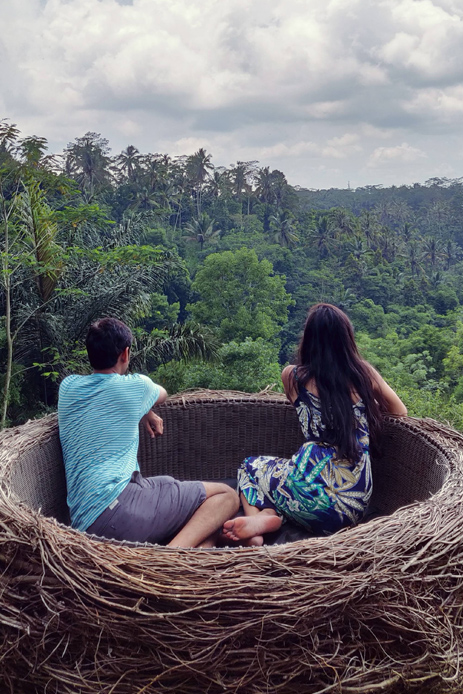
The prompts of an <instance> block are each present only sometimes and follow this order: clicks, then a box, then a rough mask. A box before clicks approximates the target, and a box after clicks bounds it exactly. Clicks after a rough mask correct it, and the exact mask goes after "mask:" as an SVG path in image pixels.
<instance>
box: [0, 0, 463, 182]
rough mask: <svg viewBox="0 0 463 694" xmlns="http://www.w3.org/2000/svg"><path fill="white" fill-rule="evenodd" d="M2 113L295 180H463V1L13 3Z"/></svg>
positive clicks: (4, 31) (46, 131)
mask: <svg viewBox="0 0 463 694" xmlns="http://www.w3.org/2000/svg"><path fill="white" fill-rule="evenodd" d="M0 66H1V69H0V118H7V119H8V120H9V122H12V123H15V124H17V126H18V127H19V128H20V130H21V133H22V135H23V136H30V135H36V136H40V137H45V138H47V140H48V142H49V150H50V152H53V153H58V152H61V151H62V150H63V148H64V147H65V146H66V145H67V144H68V143H69V142H72V141H73V140H74V139H75V138H77V137H81V136H82V135H84V134H85V133H86V132H88V131H92V132H97V133H100V134H101V135H102V136H103V137H105V138H107V139H108V140H109V143H110V146H111V149H112V154H119V152H121V150H123V149H125V148H126V147H127V146H128V145H134V146H135V147H137V148H138V149H139V150H140V152H142V153H148V152H151V153H156V152H159V153H167V154H170V155H171V156H176V155H185V154H186V155H188V154H192V153H193V152H195V151H197V150H198V149H199V148H200V147H204V148H205V149H206V150H207V152H208V153H210V154H212V162H213V163H214V165H215V166H230V165H232V164H234V163H235V162H237V161H251V160H257V161H258V162H259V164H260V166H269V167H270V168H271V169H274V168H276V169H279V170H280V171H283V172H284V173H285V174H286V177H287V179H288V181H289V182H290V183H291V184H292V185H300V186H303V187H306V188H315V189H320V188H330V187H338V188H347V187H349V186H350V187H351V188H356V187H359V186H365V185H379V184H382V185H384V186H391V185H402V184H412V183H415V182H418V183H423V182H424V181H426V180H427V179H429V178H431V177H436V176H437V177H440V178H443V177H447V178H458V177H460V176H462V175H463V167H462V166H461V162H462V161H463V127H462V123H463V0H14V1H10V0H0Z"/></svg>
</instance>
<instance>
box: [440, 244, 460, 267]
mask: <svg viewBox="0 0 463 694" xmlns="http://www.w3.org/2000/svg"><path fill="white" fill-rule="evenodd" d="M459 254H460V249H459V247H458V246H457V244H456V243H455V242H454V241H452V240H451V239H448V240H447V241H446V243H445V246H444V249H443V251H442V257H443V258H445V269H446V270H450V266H451V265H452V264H453V263H454V262H455V261H456V260H457V258H458V256H459Z"/></svg>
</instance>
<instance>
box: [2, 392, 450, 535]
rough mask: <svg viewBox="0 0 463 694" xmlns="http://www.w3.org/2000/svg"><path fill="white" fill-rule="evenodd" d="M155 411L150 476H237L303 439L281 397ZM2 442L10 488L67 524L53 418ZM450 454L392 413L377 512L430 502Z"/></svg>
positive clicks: (378, 478)
mask: <svg viewBox="0 0 463 694" xmlns="http://www.w3.org/2000/svg"><path fill="white" fill-rule="evenodd" d="M157 411H158V413H159V414H160V415H161V416H162V417H163V420H164V429H165V433H164V435H163V436H162V437H157V438H156V439H154V440H153V439H151V438H150V437H149V436H148V435H147V433H146V432H145V431H144V430H143V429H141V431H140V448H139V462H140V467H141V470H142V472H143V474H145V475H147V476H148V475H156V474H168V475H172V476H173V477H176V478H178V479H202V480H219V479H226V478H233V477H235V476H236V470H237V468H238V466H239V464H240V462H241V461H242V460H243V459H244V458H245V457H246V456H248V455H258V454H262V455H274V456H281V457H290V456H291V455H292V454H293V453H294V452H295V451H296V450H297V449H298V447H299V446H300V444H301V443H302V441H303V438H302V434H301V431H300V427H299V423H298V420H297V417H296V413H295V410H294V408H293V407H292V406H290V405H289V404H288V403H287V402H286V400H285V398H284V396H281V395H279V394H267V395H264V396H252V395H249V396H248V395H244V394H233V393H213V392H200V393H193V394H190V395H188V396H183V397H175V398H171V399H170V400H169V401H167V402H166V403H165V404H164V405H162V406H161V407H159V408H157ZM5 437H6V439H5ZM4 439H5V440H4V442H3V447H2V448H3V455H5V454H6V449H5V446H7V447H8V448H9V449H10V450H9V452H8V453H7V454H6V455H7V458H8V461H9V465H8V473H7V474H8V485H9V487H10V490H11V491H12V492H13V493H14V494H15V495H16V496H17V497H18V498H19V499H20V500H21V501H24V502H25V503H26V504H27V505H28V506H29V507H31V508H33V509H35V510H38V509H40V510H41V511H42V513H43V514H44V515H46V516H53V517H55V518H56V519H57V520H59V521H60V522H63V523H67V522H68V519H69V516H68V509H67V505H66V484H65V477H64V469H63V462H62V455H61V448H60V445H59V438H58V429H57V421H56V417H55V416H53V415H52V416H50V417H46V418H44V419H42V420H38V421H35V422H30V423H29V424H27V425H25V426H24V427H21V428H19V429H16V430H11V432H10V433H9V434H8V432H7V433H6V434H4ZM8 443H9V444H10V445H8ZM10 447H11V448H10ZM1 455H2V452H1V451H0V457H1ZM445 459H446V452H445V449H443V448H442V447H441V446H439V445H438V444H437V443H436V441H435V440H434V439H433V438H432V437H430V436H429V435H428V434H427V433H425V432H422V431H420V426H419V422H418V421H417V420H410V419H408V418H407V419H393V418H388V419H387V420H386V422H385V432H384V438H383V445H382V455H381V457H379V458H377V459H375V460H373V475H374V495H373V500H372V509H373V512H375V513H379V514H386V513H391V512H393V511H394V510H395V509H397V508H399V507H401V506H405V505H407V504H410V503H412V502H414V501H423V500H425V499H428V498H429V497H430V495H431V494H433V493H435V492H436V491H438V489H440V487H441V486H442V484H443V481H444V476H445V465H444V463H445Z"/></svg>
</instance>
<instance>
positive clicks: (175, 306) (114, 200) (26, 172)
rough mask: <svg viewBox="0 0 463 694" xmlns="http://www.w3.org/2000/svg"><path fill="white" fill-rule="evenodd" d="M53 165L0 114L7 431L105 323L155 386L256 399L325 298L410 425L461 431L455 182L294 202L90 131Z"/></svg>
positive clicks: (250, 181) (462, 351)
mask: <svg viewBox="0 0 463 694" xmlns="http://www.w3.org/2000/svg"><path fill="white" fill-rule="evenodd" d="M59 161H60V160H59V158H57V157H56V158H55V157H54V156H53V155H50V154H48V150H47V142H46V140H45V139H44V138H41V137H37V136H33V137H22V136H21V133H20V132H19V130H18V129H17V128H16V126H15V125H14V124H10V123H9V122H8V121H6V120H1V121H0V220H1V221H0V245H1V247H0V253H1V256H0V258H1V261H2V268H1V281H2V297H1V302H0V306H1V309H0V314H1V313H3V316H1V315H0V317H3V323H2V327H3V329H4V331H5V342H4V343H3V344H2V343H1V339H0V352H1V355H2V357H3V363H5V364H7V365H8V364H9V367H7V368H6V369H4V373H3V376H2V373H0V377H2V378H3V379H4V383H7V381H8V378H6V376H7V371H10V372H11V378H12V380H11V383H10V386H8V384H7V389H8V388H9V390H10V394H9V408H10V409H9V412H8V417H9V419H10V420H11V421H13V422H14V421H19V419H20V418H21V417H22V416H23V414H24V413H27V416H30V415H34V414H35V413H38V412H43V411H48V409H49V408H50V407H52V406H53V405H54V403H55V402H56V383H55V382H54V381H53V379H55V378H56V374H59V378H61V377H62V376H63V375H64V374H66V373H68V372H69V371H70V370H73V371H78V370H82V369H86V368H87V364H86V357H85V352H84V351H83V346H82V339H83V336H84V335H85V332H86V329H87V326H88V324H89V322H91V321H92V320H94V319H96V318H98V317H100V316H102V315H115V316H117V317H120V318H122V319H123V320H126V321H127V322H129V323H130V324H131V326H132V327H133V328H134V330H135V333H136V339H137V344H136V352H137V355H136V358H135V360H134V365H135V366H137V368H143V369H149V370H154V369H155V368H158V371H159V373H161V371H162V374H163V378H164V379H165V382H166V383H169V384H171V387H170V385H168V390H170V391H173V390H178V389H179V388H181V387H186V386H187V385H188V386H190V385H191V386H196V387H197V386H199V385H202V386H204V385H208V386H214V387H218V388H223V387H230V388H237V389H240V390H242V389H246V390H256V389H259V388H261V387H264V386H266V385H268V383H269V382H274V381H275V380H276V381H277V382H278V383H279V372H280V370H281V365H282V364H283V363H284V362H285V361H287V360H289V359H291V358H292V353H293V350H294V348H295V346H296V344H297V342H298V339H299V335H300V332H301V330H302V327H303V323H304V320H305V317H306V312H307V309H308V307H309V306H310V305H312V304H314V303H316V302H319V301H328V302H331V303H335V304H336V305H338V306H339V307H340V308H342V309H343V310H345V311H346V312H347V313H348V314H349V315H350V316H351V318H352V320H353V323H354V325H355V327H356V330H358V331H359V335H358V338H359V344H360V346H361V348H362V351H363V353H364V355H365V356H366V358H368V359H370V360H371V361H372V363H374V364H375V365H376V366H377V367H378V368H379V370H380V371H381V373H382V374H383V375H384V376H385V377H386V379H387V380H388V381H389V382H390V383H391V385H392V386H393V387H394V388H396V389H397V390H398V392H399V394H400V395H401V396H402V398H403V399H404V401H405V402H406V404H407V406H408V408H409V411H410V412H411V413H412V414H416V415H421V416H423V415H427V416H436V417H438V418H444V419H448V420H450V421H452V422H453V423H454V424H456V425H457V426H460V427H463V416H462V408H463V328H462V324H463V320H462V318H463V315H462V307H463V284H462V283H461V275H462V273H463V261H462V258H463V231H462V230H463V206H462V204H461V201H462V199H463V179H455V180H451V179H439V178H434V179H430V180H429V181H427V182H426V183H425V184H423V185H419V184H414V185H413V186H399V187H397V186H393V187H392V188H389V189H388V188H383V187H382V186H365V187H364V188H359V189H356V190H350V189H349V190H336V189H332V190H329V191H323V190H319V191H317V190H311V191H308V190H303V189H299V188H292V187H291V186H290V185H289V184H288V183H287V180H286V178H285V175H284V174H283V173H282V172H281V171H277V170H274V171H272V170H270V169H269V168H268V167H261V166H260V165H259V163H258V162H256V161H251V162H237V163H236V164H234V165H232V166H230V167H228V168H225V167H214V165H213V163H212V155H211V154H209V153H207V152H206V151H205V150H204V149H199V150H198V151H197V152H195V153H193V154H188V156H183V157H174V158H172V157H170V156H169V155H167V154H143V153H142V152H139V151H138V150H137V148H136V147H134V146H133V145H128V146H127V147H126V148H125V149H124V150H123V151H122V152H121V153H120V154H117V155H115V156H112V155H111V150H110V147H109V143H108V142H107V140H105V138H103V137H102V136H101V135H99V134H98V133H92V132H90V133H87V134H86V135H84V136H83V137H81V138H77V139H76V140H75V141H74V142H73V143H71V144H69V145H68V146H67V148H66V149H65V152H64V159H61V161H64V166H62V169H61V170H60V169H59V166H60V164H59ZM192 280H193V283H192ZM8 295H9V298H10V299H11V301H10V302H7V296H8ZM7 304H8V305H9V307H10V309H11V310H9V309H8V310H7ZM187 307H188V308H187ZM8 312H9V318H8V320H7V313H8ZM190 315H191V316H193V318H194V319H195V323H191V322H190V323H189V322H188V320H189V318H190ZM7 324H8V325H9V328H10V329H9V330H7ZM0 332H1V331H0ZM7 333H8V335H9V336H10V337H12V341H13V346H11V344H10V340H8V339H7ZM212 333H214V334H215V337H213V336H212ZM0 338H1V334H0ZM220 343H225V344H222V346H220ZM267 349H269V350H270V353H269V352H267V351H266V350H267ZM277 354H278V355H279V359H280V364H278V359H277ZM262 355H265V356H262ZM199 358H201V359H204V360H205V361H204V362H202V361H198V359H199ZM214 358H215V361H211V359H214ZM188 360H190V363H188ZM191 360H193V365H192V363H191ZM206 360H208V363H206ZM259 360H260V361H259ZM165 362H169V363H168V365H166V366H160V365H161V364H163V363H165ZM169 379H170V380H169ZM21 413H22V414H21Z"/></svg>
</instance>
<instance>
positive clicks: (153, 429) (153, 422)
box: [141, 410, 164, 439]
mask: <svg viewBox="0 0 463 694" xmlns="http://www.w3.org/2000/svg"><path fill="white" fill-rule="evenodd" d="M141 421H142V422H143V426H144V427H145V429H146V431H147V432H148V434H149V435H150V436H151V438H152V439H154V437H155V436H161V434H162V433H163V431H164V423H163V421H162V419H161V417H159V416H158V415H157V414H155V413H154V412H153V410H150V411H149V412H147V413H146V414H145V416H144V417H142V418H141Z"/></svg>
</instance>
